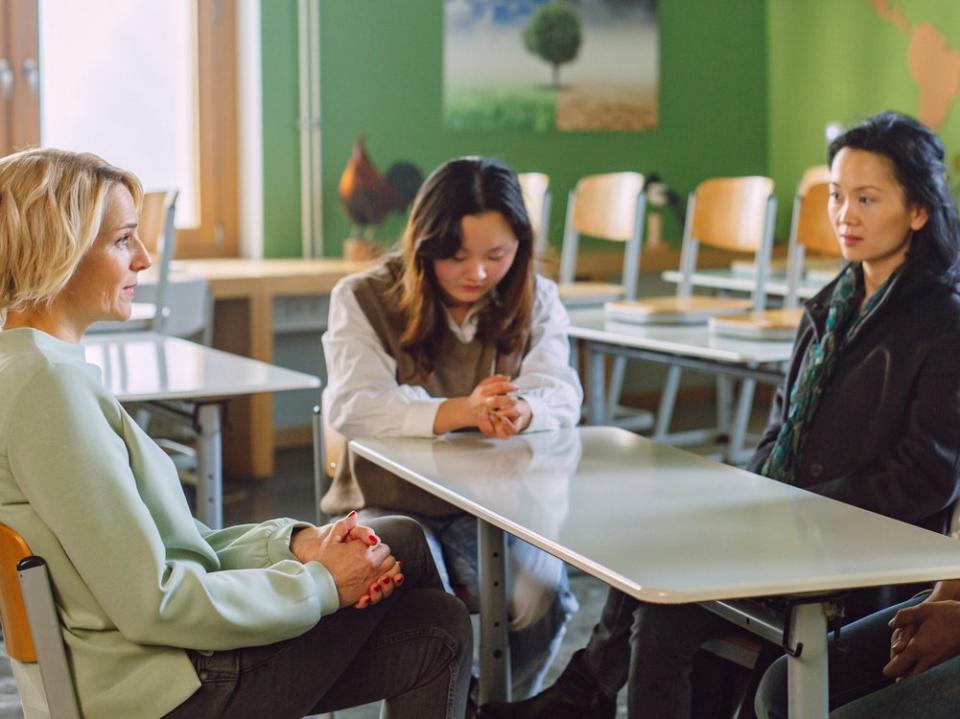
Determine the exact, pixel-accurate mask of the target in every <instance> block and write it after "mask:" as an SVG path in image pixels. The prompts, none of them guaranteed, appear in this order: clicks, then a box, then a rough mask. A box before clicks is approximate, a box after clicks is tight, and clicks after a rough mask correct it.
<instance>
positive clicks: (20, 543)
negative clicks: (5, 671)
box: [0, 524, 37, 663]
mask: <svg viewBox="0 0 960 719" xmlns="http://www.w3.org/2000/svg"><path fill="white" fill-rule="evenodd" d="M31 554H32V552H31V551H30V547H28V546H27V543H26V542H25V541H24V539H23V537H21V536H20V535H19V534H18V533H17V532H15V531H14V530H13V529H11V528H10V527H8V526H7V525H5V524H0V621H2V623H3V639H4V642H5V643H6V648H7V654H8V655H9V656H10V657H11V658H12V659H16V660H17V661H21V662H24V663H34V662H36V661H37V650H36V648H35V647H34V645H33V637H32V636H31V634H30V622H29V620H28V619H27V607H26V604H25V603H24V601H23V592H22V591H21V589H20V579H19V577H18V576H17V564H19V563H20V560H21V559H25V558H27V557H29V556H30V555H31Z"/></svg>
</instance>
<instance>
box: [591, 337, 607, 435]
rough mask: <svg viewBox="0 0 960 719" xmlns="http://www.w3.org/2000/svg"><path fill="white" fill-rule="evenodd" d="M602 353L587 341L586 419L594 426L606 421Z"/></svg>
mask: <svg viewBox="0 0 960 719" xmlns="http://www.w3.org/2000/svg"><path fill="white" fill-rule="evenodd" d="M604 357H605V355H604V353H603V352H602V351H601V350H600V349H598V348H597V346H596V345H594V344H593V343H591V342H588V343H587V362H588V363H589V372H590V405H589V411H588V414H587V421H588V422H590V424H592V425H593V426H594V427H599V426H600V425H602V424H604V423H605V422H606V419H607V417H606V414H607V413H606V409H607V397H606V389H605V384H606V376H605V371H604V370H605V368H604V366H603V358H604Z"/></svg>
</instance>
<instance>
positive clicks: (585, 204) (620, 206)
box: [571, 172, 643, 242]
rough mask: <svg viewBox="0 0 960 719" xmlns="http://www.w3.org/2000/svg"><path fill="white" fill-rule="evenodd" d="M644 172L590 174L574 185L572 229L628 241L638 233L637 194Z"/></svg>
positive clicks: (608, 238)
mask: <svg viewBox="0 0 960 719" xmlns="http://www.w3.org/2000/svg"><path fill="white" fill-rule="evenodd" d="M641 192H643V175H641V174H640V173H638V172H611V173H608V174H605V175H588V176H587V177H584V178H582V179H581V180H580V181H579V182H578V183H577V186H576V188H574V191H573V194H572V196H571V197H572V199H573V201H574V203H575V204H574V209H573V216H572V218H571V219H572V223H573V229H574V230H575V231H576V232H577V233H578V234H581V235H590V236H591V237H599V238H601V239H605V240H618V241H620V242H628V241H629V240H630V239H631V238H633V237H634V236H635V234H636V221H637V196H638V195H639V194H640V193H641Z"/></svg>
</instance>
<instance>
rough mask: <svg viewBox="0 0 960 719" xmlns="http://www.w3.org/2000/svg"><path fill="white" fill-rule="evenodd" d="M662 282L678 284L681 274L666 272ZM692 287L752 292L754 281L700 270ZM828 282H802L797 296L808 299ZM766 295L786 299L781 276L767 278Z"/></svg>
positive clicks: (784, 283) (718, 271) (724, 271)
mask: <svg viewBox="0 0 960 719" xmlns="http://www.w3.org/2000/svg"><path fill="white" fill-rule="evenodd" d="M660 277H661V278H663V280H664V282H673V283H674V284H680V280H682V279H683V273H682V272H680V271H679V270H666V271H665V272H663V274H661V275H660ZM691 279H692V282H693V286H694V287H706V288H709V289H714V290H728V291H731V292H753V287H754V283H755V280H754V278H753V277H751V276H749V275H744V274H737V273H735V272H733V271H732V270H724V269H719V270H700V271H698V272H694V273H693V277H692V278H691ZM828 281H829V280H827V279H822V280H806V279H805V280H802V281H801V282H800V287H799V288H797V296H799V297H800V298H801V299H809V298H811V297H813V296H814V295H815V294H817V292H819V291H820V290H821V289H823V286H824V285H825V284H827V282H828ZM767 294H768V295H773V296H777V297H786V295H787V279H786V277H784V276H783V275H773V276H771V277H768V278H767Z"/></svg>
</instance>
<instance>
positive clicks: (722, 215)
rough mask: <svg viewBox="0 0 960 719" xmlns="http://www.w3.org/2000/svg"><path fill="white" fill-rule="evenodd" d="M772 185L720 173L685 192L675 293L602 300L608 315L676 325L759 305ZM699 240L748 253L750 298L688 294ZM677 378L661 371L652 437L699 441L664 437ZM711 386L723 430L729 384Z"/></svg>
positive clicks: (748, 390) (746, 394)
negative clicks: (751, 283)
mask: <svg viewBox="0 0 960 719" xmlns="http://www.w3.org/2000/svg"><path fill="white" fill-rule="evenodd" d="M773 188H774V183H773V180H771V179H770V178H768V177H721V178H714V179H710V180H705V181H704V182H701V183H700V185H699V186H698V187H697V188H696V190H694V191H693V192H692V193H690V196H689V199H688V201H687V216H686V221H685V223H684V233H683V245H682V247H681V249H680V272H681V275H682V277H681V280H680V283H679V285H678V286H677V292H676V295H675V296H671V297H670V298H643V299H642V300H636V301H629V300H628V301H624V302H612V303H607V305H606V307H607V310H608V313H609V314H611V316H616V317H617V319H621V320H628V321H633V322H639V323H668V324H677V323H681V324H682V323H689V322H690V321H691V320H693V321H696V322H702V323H705V322H707V320H708V318H709V316H710V315H720V314H739V313H742V312H744V311H746V310H749V309H751V308H752V309H755V310H760V309H763V308H764V305H765V303H766V282H767V274H768V271H769V267H770V252H771V249H772V246H773V230H774V225H775V223H776V213H777V200H776V196H775V195H774V194H773ZM701 244H704V245H709V246H711V247H716V248H719V249H722V250H728V251H734V252H744V253H746V252H752V253H753V261H754V263H755V265H756V267H757V268H758V271H757V272H756V275H755V281H754V286H753V291H752V293H751V298H750V300H748V301H747V300H738V299H732V298H716V297H694V296H693V274H694V272H695V271H696V266H697V254H698V252H699V249H700V245H701ZM680 376H681V370H680V368H679V367H670V368H669V369H668V370H667V379H666V382H665V384H664V388H663V394H662V395H661V397H660V406H659V409H658V411H657V418H656V426H655V428H654V434H653V436H654V438H656V439H657V440H660V441H667V440H669V439H673V441H674V442H675V443H683V442H685V441H686V440H687V439H689V441H692V442H702V441H704V440H705V439H706V435H705V434H704V433H703V432H696V433H692V434H691V435H690V436H689V437H686V438H685V437H681V436H679V435H678V436H674V437H671V436H670V435H669V429H670V421H671V419H672V417H673V408H674V405H675V403H676V396H677V390H678V389H679V387H680ZM717 384H718V393H719V396H720V401H719V402H718V420H719V421H718V425H719V429H720V431H721V432H723V431H725V429H726V426H727V424H728V422H727V417H726V407H727V405H728V401H727V400H728V398H729V395H730V385H729V381H728V380H726V379H725V378H719V379H718V383H717ZM753 387H754V382H753V381H752V380H745V381H744V382H743V383H742V384H741V396H740V402H739V405H738V411H742V410H743V408H744V407H747V406H749V404H750V400H752V396H753ZM735 426H739V424H735ZM711 434H712V433H711ZM740 441H742V438H739V437H734V438H731V446H734V447H739V446H740V445H739V442H740Z"/></svg>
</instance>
